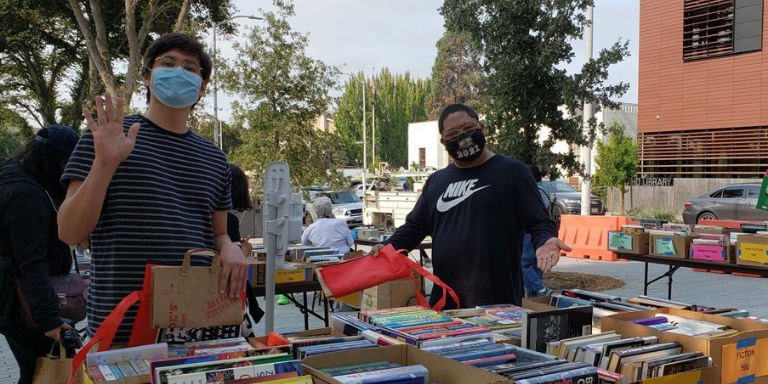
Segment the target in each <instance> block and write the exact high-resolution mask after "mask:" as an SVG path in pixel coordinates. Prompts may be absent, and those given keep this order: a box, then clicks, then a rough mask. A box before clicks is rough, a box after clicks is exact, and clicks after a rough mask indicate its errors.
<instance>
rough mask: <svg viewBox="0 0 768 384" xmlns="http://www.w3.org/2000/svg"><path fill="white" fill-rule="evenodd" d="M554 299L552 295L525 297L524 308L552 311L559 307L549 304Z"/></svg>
mask: <svg viewBox="0 0 768 384" xmlns="http://www.w3.org/2000/svg"><path fill="white" fill-rule="evenodd" d="M551 300H552V297H551V296H542V297H524V298H523V308H527V309H532V310H534V311H551V310H554V309H557V308H555V307H553V306H551V305H549V303H550V301H551Z"/></svg>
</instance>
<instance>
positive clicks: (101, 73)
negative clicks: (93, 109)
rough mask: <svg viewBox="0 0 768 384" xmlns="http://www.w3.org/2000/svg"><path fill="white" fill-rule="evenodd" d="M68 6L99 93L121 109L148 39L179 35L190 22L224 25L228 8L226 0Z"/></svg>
mask: <svg viewBox="0 0 768 384" xmlns="http://www.w3.org/2000/svg"><path fill="white" fill-rule="evenodd" d="M68 4H69V8H70V10H71V12H72V13H73V14H74V17H75V20H76V21H77V26H78V29H79V31H80V34H81V36H82V38H83V40H84V44H85V47H86V48H87V50H88V54H89V56H90V59H91V60H92V62H91V63H92V65H93V67H94V72H95V73H96V74H98V77H99V79H100V80H101V82H102V84H103V86H104V89H105V91H106V92H109V93H111V94H115V95H120V96H121V97H122V98H123V100H124V103H125V105H126V106H130V103H131V97H132V96H133V93H134V91H135V90H136V86H137V84H138V83H139V80H140V75H141V68H142V65H143V63H142V62H141V59H142V53H143V50H144V49H145V48H146V47H147V46H148V45H149V43H150V42H151V35H150V34H158V35H162V34H166V33H169V32H173V31H180V30H182V28H183V27H184V25H185V23H190V22H192V23H197V24H200V25H203V26H205V27H210V26H212V25H213V22H215V21H222V20H226V19H227V18H228V17H229V15H230V13H231V11H232V9H233V5H232V0H180V1H179V0H148V1H146V2H144V1H140V0H126V1H125V2H117V1H103V2H102V1H101V0H88V1H85V0H68ZM223 29H225V31H231V30H232V27H231V26H224V27H223ZM116 61H120V64H124V65H121V66H120V67H123V66H124V67H125V72H124V73H117V72H116V71H115V62H116Z"/></svg>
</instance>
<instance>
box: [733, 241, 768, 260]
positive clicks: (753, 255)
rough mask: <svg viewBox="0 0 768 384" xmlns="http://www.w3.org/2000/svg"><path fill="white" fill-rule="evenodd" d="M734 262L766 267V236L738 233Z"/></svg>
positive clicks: (767, 252) (767, 250) (767, 243)
mask: <svg viewBox="0 0 768 384" xmlns="http://www.w3.org/2000/svg"><path fill="white" fill-rule="evenodd" d="M737 240H738V242H739V243H738V245H737V247H738V251H737V253H736V254H737V257H736V264H740V265H751V266H755V267H766V268H768V237H765V236H759V235H739V236H738V237H737Z"/></svg>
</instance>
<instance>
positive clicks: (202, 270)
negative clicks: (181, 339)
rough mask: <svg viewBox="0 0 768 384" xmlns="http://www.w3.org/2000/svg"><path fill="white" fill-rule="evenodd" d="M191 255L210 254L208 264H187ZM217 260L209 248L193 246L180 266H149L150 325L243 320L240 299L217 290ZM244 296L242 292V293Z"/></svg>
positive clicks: (201, 324) (203, 324) (202, 324)
mask: <svg viewBox="0 0 768 384" xmlns="http://www.w3.org/2000/svg"><path fill="white" fill-rule="evenodd" d="M192 255H209V256H212V257H213V261H212V262H211V266H210V267H191V266H190V265H189V263H190V258H191V257H192ZM220 276H221V261H220V260H219V255H218V253H216V252H215V251H213V250H210V249H193V250H190V251H189V252H187V253H186V254H185V255H184V262H183V263H182V266H181V267H173V266H159V265H158V266H153V267H152V276H151V281H152V291H151V298H150V302H151V308H152V310H151V312H152V316H151V318H152V328H196V327H214V326H222V325H235V324H240V323H242V321H243V299H242V298H240V299H230V298H229V296H228V295H226V294H223V295H222V294H220V293H219V277H220ZM243 297H244V296H243Z"/></svg>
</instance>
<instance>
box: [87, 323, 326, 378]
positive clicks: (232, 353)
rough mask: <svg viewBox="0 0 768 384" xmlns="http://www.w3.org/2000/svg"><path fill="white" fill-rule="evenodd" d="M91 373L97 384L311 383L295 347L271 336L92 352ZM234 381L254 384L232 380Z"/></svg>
mask: <svg viewBox="0 0 768 384" xmlns="http://www.w3.org/2000/svg"><path fill="white" fill-rule="evenodd" d="M86 372H87V374H88V376H89V378H90V379H91V380H92V381H93V382H94V383H96V384H101V383H131V384H133V383H149V382H152V383H156V384H191V383H195V384H209V383H227V384H249V383H251V382H254V381H253V380H255V378H257V377H269V376H271V375H276V374H278V373H281V374H282V373H285V375H282V376H275V377H269V379H270V380H273V379H274V380H283V381H274V380H273V381H266V380H265V381H264V382H274V383H281V384H285V383H291V384H299V383H311V380H310V379H308V377H301V376H302V371H301V364H300V362H299V361H298V360H294V357H293V354H292V351H291V345H290V342H288V341H287V340H285V339H283V338H282V337H280V336H279V335H278V334H275V333H272V334H270V335H269V336H265V337H258V338H251V339H249V340H245V339H244V338H232V339H221V340H211V341H202V342H189V343H185V344H180V345H169V344H166V343H160V344H151V345H145V346H140V347H132V348H124V349H115V350H109V351H104V352H93V353H89V354H88V355H87V358H86ZM235 378H242V379H253V380H251V381H233V380H234V379H235Z"/></svg>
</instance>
